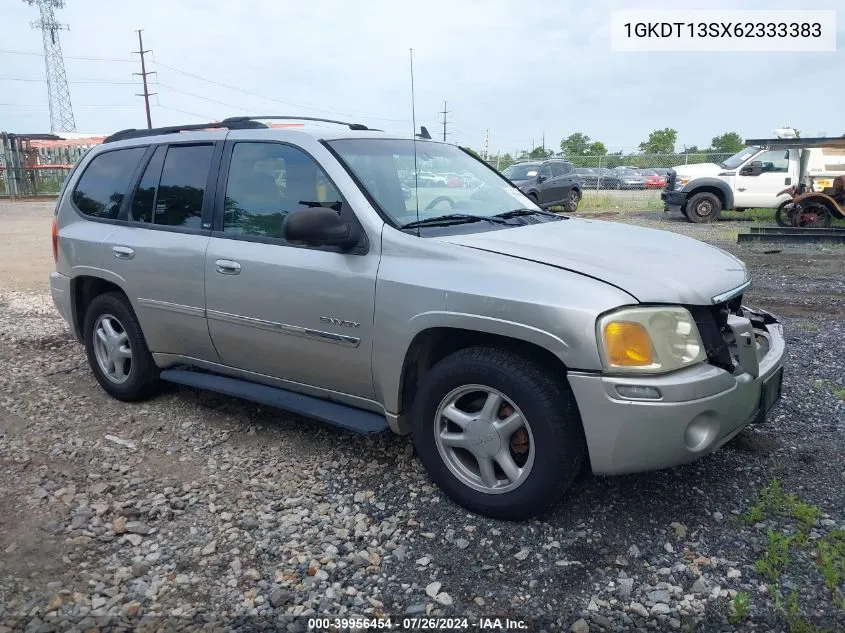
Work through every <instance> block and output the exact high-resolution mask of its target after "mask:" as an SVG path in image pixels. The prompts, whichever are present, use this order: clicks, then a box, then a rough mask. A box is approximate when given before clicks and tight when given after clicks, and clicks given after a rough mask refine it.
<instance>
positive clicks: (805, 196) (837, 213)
mask: <svg viewBox="0 0 845 633" xmlns="http://www.w3.org/2000/svg"><path fill="white" fill-rule="evenodd" d="M793 202H794V203H795V204H801V203H802V202H817V203H819V204H823V205H824V206H826V207H827V209H828V211H830V213H831V215H833V217H835V218H840V219H842V218H845V212H843V209H842V207H840V206H839V205H838V204H837V203H836V200H834V199H833V198H831V197H830V196H829V195H827V194H826V193H821V192H818V191H811V192H808V193H802V194H801V195H800V196H795V198H793Z"/></svg>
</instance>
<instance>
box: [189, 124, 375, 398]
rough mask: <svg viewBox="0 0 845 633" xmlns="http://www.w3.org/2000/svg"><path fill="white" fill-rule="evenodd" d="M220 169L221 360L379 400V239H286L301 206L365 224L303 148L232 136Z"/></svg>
mask: <svg viewBox="0 0 845 633" xmlns="http://www.w3.org/2000/svg"><path fill="white" fill-rule="evenodd" d="M229 138H230V139H231V138H232V134H230V136H229ZM222 169H223V171H222V172H221V178H222V179H224V180H225V183H221V186H225V196H218V208H217V210H216V215H215V226H214V231H213V232H212V237H211V239H210V242H209V246H208V251H207V254H206V260H205V275H206V277H205V278H206V314H207V315H208V322H209V330H210V332H211V338H212V340H213V341H214V346H215V348H216V349H217V352H218V353H219V354H220V359H221V361H222V363H223V364H225V365H228V366H231V367H235V368H238V369H243V370H247V371H250V372H255V373H258V374H263V375H266V376H272V377H274V378H279V379H283V380H285V381H289V382H290V383H291V385H290V386H291V387H292V388H294V389H296V388H297V385H308V386H312V387H318V388H321V389H329V390H332V391H337V392H341V393H344V394H350V395H354V396H359V397H362V398H372V397H373V377H372V368H371V352H372V342H373V313H374V305H375V284H376V272H377V270H378V263H379V245H378V244H377V243H373V242H375V240H371V243H370V244H369V247H368V249H367V248H364V249H360V250H359V251H357V252H349V253H343V252H339V251H338V250H337V249H336V248H311V247H305V246H301V245H294V244H290V243H288V242H286V241H285V240H284V237H283V233H282V222H283V221H284V218H285V216H286V215H287V214H289V213H291V212H293V211H295V210H296V209H298V208H302V207H303V206H314V205H321V206H329V207H332V208H335V209H338V210H339V213H341V215H343V216H345V217H346V218H348V220H351V221H357V220H355V217H354V213H353V212H352V209H351V208H350V207H349V205H348V203H346V202H345V201H344V199H343V198H342V197H341V195H340V193H339V192H338V190H337V189H336V188H335V186H334V184H333V183H332V182H331V181H330V180H329V178H328V177H327V176H326V174H325V172H324V171H323V170H322V169H321V168H320V167H319V166H318V165H317V163H316V162H315V161H314V160H313V159H312V158H311V157H310V156H309V155H308V154H306V153H305V152H304V151H302V150H301V149H300V148H298V147H295V146H293V145H288V144H283V143H279V142H254V141H253V142H250V141H232V140H230V141H228V142H227V143H226V149H225V151H224V157H223V168H222Z"/></svg>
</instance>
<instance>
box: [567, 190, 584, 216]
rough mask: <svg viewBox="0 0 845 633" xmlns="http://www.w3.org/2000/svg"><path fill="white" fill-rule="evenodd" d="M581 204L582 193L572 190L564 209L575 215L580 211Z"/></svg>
mask: <svg viewBox="0 0 845 633" xmlns="http://www.w3.org/2000/svg"><path fill="white" fill-rule="evenodd" d="M579 202H581V192H580V191H578V190H577V189H570V190H569V195H568V196H567V198H566V204H564V205H563V208H564V209H566V210H567V211H568V212H569V213H575V212H576V211H577V210H578V203H579Z"/></svg>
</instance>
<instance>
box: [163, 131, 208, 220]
mask: <svg viewBox="0 0 845 633" xmlns="http://www.w3.org/2000/svg"><path fill="white" fill-rule="evenodd" d="M212 149H213V146H212V145H171V146H170V147H169V148H168V149H167V155H166V156H165V158H164V169H162V172H161V180H160V181H159V185H158V192H157V193H156V196H155V213H154V223H155V224H163V225H165V226H181V227H185V228H193V229H199V228H201V226H202V200H203V197H204V196H205V185H206V182H207V181H208V169H209V167H210V165H211V152H212Z"/></svg>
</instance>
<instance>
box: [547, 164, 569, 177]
mask: <svg viewBox="0 0 845 633" xmlns="http://www.w3.org/2000/svg"><path fill="white" fill-rule="evenodd" d="M552 173H553V174H554V175H555V176H565V175H566V174H570V173H572V165H570V164H569V163H564V162H561V161H556V162H554V163H552Z"/></svg>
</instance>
